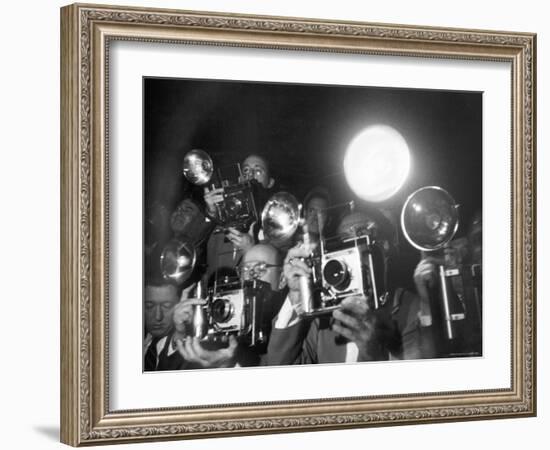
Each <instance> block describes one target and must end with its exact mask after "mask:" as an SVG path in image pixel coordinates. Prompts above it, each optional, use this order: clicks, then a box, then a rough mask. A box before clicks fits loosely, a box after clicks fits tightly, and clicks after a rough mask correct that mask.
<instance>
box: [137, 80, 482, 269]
mask: <svg viewBox="0 0 550 450" xmlns="http://www.w3.org/2000/svg"><path fill="white" fill-rule="evenodd" d="M373 124H385V125H389V126H392V127H393V128H395V129H396V130H397V131H399V133H401V135H402V136H403V137H404V138H405V140H406V141H407V143H408V145H409V149H410V152H411V170H410V173H409V176H408V179H407V181H406V182H405V184H404V185H403V187H402V188H401V189H400V190H399V192H398V193H397V194H396V195H394V196H393V197H392V198H390V199H389V200H387V201H385V202H382V203H380V204H378V205H377V206H380V207H383V208H385V209H388V210H390V211H392V213H393V215H394V216H395V217H396V218H398V217H399V213H400V210H401V207H402V205H403V203H404V201H405V199H406V198H407V196H408V195H409V194H411V193H412V192H413V191H414V190H416V189H418V188H419V187H422V186H426V185H437V186H441V187H443V188H444V189H446V190H448V191H449V193H450V194H451V195H452V196H453V197H454V198H455V200H456V202H457V203H459V204H460V205H461V208H460V219H461V225H460V226H459V231H458V233H457V236H461V235H463V234H464V233H465V232H466V230H467V227H468V222H469V221H470V219H471V216H472V215H473V214H474V213H475V212H476V211H478V210H480V209H481V201H482V134H481V133H482V94H481V93H479V92H464V91H461V92H455V91H439V90H419V89H402V88H399V89H394V88H378V87H377V88H372V87H358V86H326V85H322V86H321V85H309V84H308V85H304V84H286V83H258V82H241V81H218V80H216V81H211V80H187V79H160V78H144V163H145V164H144V167H145V169H144V170H145V184H144V190H145V192H144V198H145V206H146V207H147V206H149V205H151V204H152V203H153V202H155V201H156V202H161V203H163V204H164V205H165V206H166V207H167V208H168V209H169V210H170V211H171V210H172V209H173V208H174V207H175V205H176V204H177V203H178V202H179V200H180V199H181V198H182V197H183V196H184V192H185V191H186V190H188V189H189V186H188V183H187V182H186V180H185V179H184V177H183V175H182V161H183V156H184V154H185V153H186V152H187V151H189V150H191V149H192V148H200V149H203V150H205V151H206V152H207V153H209V154H210V156H211V157H212V159H213V161H214V165H215V167H221V166H226V165H228V164H232V163H236V162H242V161H243V159H244V158H245V157H246V156H247V155H249V154H251V153H254V154H259V155H262V156H265V157H266V158H267V159H268V160H269V162H270V165H271V169H272V173H273V175H274V177H275V178H276V179H277V180H278V181H280V183H281V184H282V185H284V186H285V187H287V188H288V190H290V191H291V192H292V193H294V194H295V195H296V196H297V197H298V198H299V199H302V198H303V195H304V194H305V193H306V192H307V190H308V189H309V188H311V187H313V186H315V185H324V186H326V187H328V188H329V189H330V191H331V193H332V194H333V195H334V200H335V201H337V202H338V201H347V200H350V199H352V198H354V196H353V194H352V192H351V191H350V190H349V188H348V187H347V184H346V181H345V179H344V174H343V172H342V162H343V158H344V154H345V151H346V148H347V146H348V144H349V143H350V142H351V140H352V139H353V138H354V137H355V136H356V135H357V134H358V133H359V132H360V131H362V130H363V129H364V128H366V127H367V126H369V125H373ZM400 246H401V250H402V252H403V256H404V257H407V255H408V258H409V259H411V260H412V259H415V260H417V259H418V252H416V251H415V250H412V248H411V246H410V245H409V244H408V243H407V242H405V241H404V239H401V245H400ZM410 264H414V262H411V263H410ZM413 267H414V266H413Z"/></svg>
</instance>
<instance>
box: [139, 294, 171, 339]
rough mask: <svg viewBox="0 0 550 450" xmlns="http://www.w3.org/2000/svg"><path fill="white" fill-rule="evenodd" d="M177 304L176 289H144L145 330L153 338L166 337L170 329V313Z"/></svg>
mask: <svg viewBox="0 0 550 450" xmlns="http://www.w3.org/2000/svg"><path fill="white" fill-rule="evenodd" d="M177 303H178V296H177V292H176V288H175V287H174V286H171V285H166V286H146V287H145V329H146V331H147V332H148V333H151V335H152V336H153V337H162V336H166V335H167V334H168V333H169V332H170V330H171V328H172V313H173V311H174V307H175V306H176V304H177Z"/></svg>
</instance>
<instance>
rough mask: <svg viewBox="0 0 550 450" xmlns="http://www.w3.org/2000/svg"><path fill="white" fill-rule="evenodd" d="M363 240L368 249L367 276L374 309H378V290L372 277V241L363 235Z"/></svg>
mask: <svg viewBox="0 0 550 450" xmlns="http://www.w3.org/2000/svg"><path fill="white" fill-rule="evenodd" d="M365 239H366V241H367V248H368V249H369V251H368V256H367V258H368V260H369V276H370V281H371V286H372V295H373V297H374V309H378V289H377V287H376V278H375V276H374V260H373V258H372V251H371V244H372V241H371V237H370V235H369V234H365Z"/></svg>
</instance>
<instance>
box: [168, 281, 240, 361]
mask: <svg viewBox="0 0 550 450" xmlns="http://www.w3.org/2000/svg"><path fill="white" fill-rule="evenodd" d="M193 287H194V286H191V287H190V288H188V289H186V290H184V292H183V293H182V299H181V301H180V303H178V305H176V307H175V308H174V315H173V320H174V328H175V330H176V331H175V334H174V341H175V344H176V348H177V349H178V351H179V352H180V354H181V356H182V357H183V358H184V360H185V361H186V362H188V363H191V364H196V365H198V366H200V367H202V368H205V369H209V368H213V367H233V366H234V365H235V363H236V351H237V345H238V343H237V340H236V339H235V337H234V336H230V337H229V345H228V346H227V347H225V348H219V349H216V350H207V349H205V348H204V347H203V346H202V344H201V341H200V338H198V337H195V336H191V335H190V333H189V330H190V329H192V328H193V327H192V324H193V313H194V308H195V306H196V305H198V306H203V305H204V304H206V300H204V299H200V298H187V296H188V294H189V292H190V290H191V289H192V288H193Z"/></svg>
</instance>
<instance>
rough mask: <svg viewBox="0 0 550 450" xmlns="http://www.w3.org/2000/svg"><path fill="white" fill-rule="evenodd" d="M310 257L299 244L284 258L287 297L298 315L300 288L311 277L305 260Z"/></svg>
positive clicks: (306, 248)
mask: <svg viewBox="0 0 550 450" xmlns="http://www.w3.org/2000/svg"><path fill="white" fill-rule="evenodd" d="M309 256H311V251H310V250H309V248H308V247H307V246H306V245H304V244H299V245H297V246H295V247H293V248H291V249H290V250H289V251H288V253H287V255H286V258H285V263H284V266H283V274H284V277H285V280H286V284H287V286H288V297H289V299H290V302H291V303H292V306H293V307H294V310H295V311H296V312H297V313H300V311H301V310H302V301H301V298H302V295H304V293H303V292H302V290H303V289H302V286H303V283H304V282H305V281H306V280H307V281H308V282H309V277H310V276H311V267H310V266H309V265H308V263H307V258H308V257H309Z"/></svg>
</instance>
